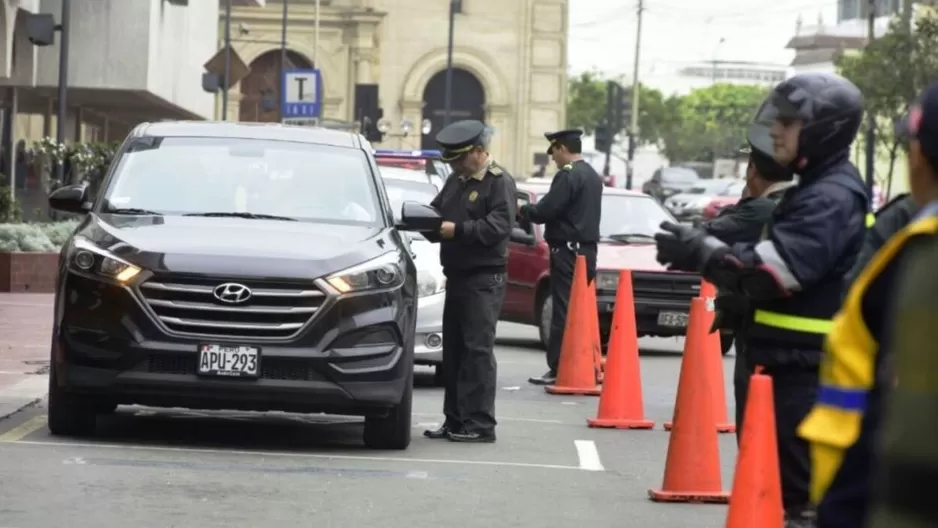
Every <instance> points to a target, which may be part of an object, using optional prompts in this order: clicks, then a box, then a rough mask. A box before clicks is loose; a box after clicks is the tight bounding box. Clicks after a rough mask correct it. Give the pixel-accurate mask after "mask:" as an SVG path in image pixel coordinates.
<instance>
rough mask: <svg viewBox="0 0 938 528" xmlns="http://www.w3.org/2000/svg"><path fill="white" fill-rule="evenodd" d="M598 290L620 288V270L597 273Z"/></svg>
mask: <svg viewBox="0 0 938 528" xmlns="http://www.w3.org/2000/svg"><path fill="white" fill-rule="evenodd" d="M596 289H597V290H617V289H619V272H618V271H600V272H597V273H596Z"/></svg>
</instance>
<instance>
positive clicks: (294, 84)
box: [280, 70, 322, 119]
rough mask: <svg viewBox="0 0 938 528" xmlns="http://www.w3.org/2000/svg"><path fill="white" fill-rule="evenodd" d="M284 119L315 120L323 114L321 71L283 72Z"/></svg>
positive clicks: (281, 99) (282, 105)
mask: <svg viewBox="0 0 938 528" xmlns="http://www.w3.org/2000/svg"><path fill="white" fill-rule="evenodd" d="M283 91H284V93H283V94H281V95H282V96H281V98H280V101H281V105H280V109H281V113H282V117H283V119H313V118H318V117H320V113H321V112H322V75H321V74H320V72H319V70H287V71H285V72H283Z"/></svg>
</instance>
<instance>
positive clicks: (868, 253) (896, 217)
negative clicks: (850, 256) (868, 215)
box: [846, 193, 919, 288]
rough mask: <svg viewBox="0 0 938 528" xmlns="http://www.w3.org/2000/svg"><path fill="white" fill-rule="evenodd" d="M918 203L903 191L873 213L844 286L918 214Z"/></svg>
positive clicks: (849, 283) (848, 284) (854, 278)
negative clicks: (861, 247) (858, 253)
mask: <svg viewBox="0 0 938 528" xmlns="http://www.w3.org/2000/svg"><path fill="white" fill-rule="evenodd" d="M918 210H919V207H918V204H916V203H915V199H914V198H913V197H912V195H910V194H909V193H903V194H900V195H899V196H896V197H895V198H893V199H892V200H890V201H888V202H887V203H886V204H885V205H883V206H882V207H881V208H880V209H879V210H878V211H876V214H875V215H874V223H873V226H872V228H871V229H870V230H869V231H868V232H867V233H866V241H865V242H864V243H863V249H861V250H860V255H859V256H858V257H857V262H856V264H854V265H853V269H852V270H850V273H848V274H847V277H846V287H847V288H849V287H850V285H851V284H853V281H854V280H856V278H857V276H859V275H860V272H861V271H863V268H865V267H866V265H867V264H869V262H870V259H872V258H873V255H875V254H876V252H877V251H879V248H881V247H883V244H885V243H886V241H887V240H889V238H890V237H891V236H892V235H895V234H896V233H898V232H899V231H900V230H901V229H902V228H904V227H905V226H906V225H908V224H909V222H911V221H912V218H913V217H915V215H916V214H918Z"/></svg>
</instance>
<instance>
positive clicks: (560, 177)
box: [518, 130, 603, 385]
mask: <svg viewBox="0 0 938 528" xmlns="http://www.w3.org/2000/svg"><path fill="white" fill-rule="evenodd" d="M582 135H583V131H582V130H561V131H560V132H553V133H546V134H544V137H546V138H547V140H548V141H550V147H548V148H547V154H549V155H550V156H551V158H553V160H554V163H555V164H556V165H557V167H558V168H559V169H560V171H559V172H557V174H556V175H554V178H553V180H552V181H551V183H550V190H548V191H547V194H546V195H544V197H543V198H541V199H540V201H539V202H538V203H536V204H527V205H524V206H523V207H521V209H520V210H519V211H518V213H519V217H520V219H521V221H522V222H533V223H535V224H544V239H545V240H546V241H547V244H548V245H549V246H550V298H551V302H552V303H553V307H552V312H551V318H550V337H549V338H548V340H547V367H548V371H547V372H546V373H545V374H544V375H542V376H539V377H534V378H530V379H529V380H528V381H529V382H530V383H533V384H535V385H552V384H553V383H554V382H555V381H556V380H557V367H558V365H559V364H560V348H561V345H562V344H563V331H564V327H565V325H566V320H567V305H568V304H569V302H570V289H571V286H572V284H573V269H574V266H575V265H576V260H577V255H583V256H584V257H586V277H587V281H589V282H592V280H593V278H595V277H596V251H597V249H596V244H597V243H598V242H599V219H600V217H601V215H602V196H603V180H602V178H601V177H600V176H599V174H598V173H597V172H596V170H595V169H593V167H592V166H591V165H590V164H589V163H587V162H586V161H585V160H584V159H583V157H582V155H581V153H582V152H583V147H582V144H581V141H580V137H581V136H582Z"/></svg>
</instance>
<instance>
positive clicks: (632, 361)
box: [586, 270, 655, 429]
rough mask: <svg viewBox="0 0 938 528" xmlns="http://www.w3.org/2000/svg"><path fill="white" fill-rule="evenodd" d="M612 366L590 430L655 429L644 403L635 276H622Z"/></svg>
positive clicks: (626, 273)
mask: <svg viewBox="0 0 938 528" xmlns="http://www.w3.org/2000/svg"><path fill="white" fill-rule="evenodd" d="M606 357H607V358H608V359H609V362H608V364H607V367H606V379H605V381H604V382H603V390H602V394H601V395H600V397H599V411H598V413H597V416H596V418H592V419H588V420H586V423H587V424H589V426H590V427H609V428H615V429H651V428H653V427H654V426H655V422H652V421H650V420H646V419H645V413H644V410H643V407H644V403H643V402H642V374H641V364H640V363H639V360H638V331H637V330H636V328H635V301H634V299H633V295H632V272H630V271H628V270H623V271H620V272H619V287H618V290H617V291H616V305H615V312H613V314H612V333H611V334H610V336H609V348H608V352H606Z"/></svg>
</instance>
